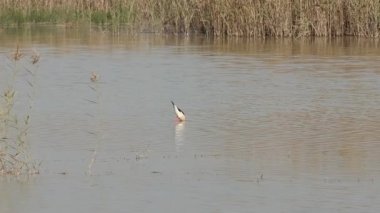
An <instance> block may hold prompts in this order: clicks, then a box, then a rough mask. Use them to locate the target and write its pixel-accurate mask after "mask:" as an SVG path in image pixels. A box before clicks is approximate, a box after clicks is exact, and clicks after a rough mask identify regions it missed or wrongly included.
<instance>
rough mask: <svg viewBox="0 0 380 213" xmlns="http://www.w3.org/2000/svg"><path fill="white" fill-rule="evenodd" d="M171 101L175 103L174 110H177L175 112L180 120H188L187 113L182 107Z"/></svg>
mask: <svg viewBox="0 0 380 213" xmlns="http://www.w3.org/2000/svg"><path fill="white" fill-rule="evenodd" d="M170 102H172V104H173V107H174V112H175V114H176V116H177V118H178V120H179V121H184V120H186V116H185V113H184V112H183V111H182V110H181V109H180V108H178V107H177V105H175V104H174V102H173V101H170Z"/></svg>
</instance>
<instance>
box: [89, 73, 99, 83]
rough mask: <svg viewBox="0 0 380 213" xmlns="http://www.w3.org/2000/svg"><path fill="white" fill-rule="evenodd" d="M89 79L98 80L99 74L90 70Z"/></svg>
mask: <svg viewBox="0 0 380 213" xmlns="http://www.w3.org/2000/svg"><path fill="white" fill-rule="evenodd" d="M90 80H91V81H92V82H96V81H98V80H99V75H98V74H97V73H95V72H92V73H91V78H90Z"/></svg>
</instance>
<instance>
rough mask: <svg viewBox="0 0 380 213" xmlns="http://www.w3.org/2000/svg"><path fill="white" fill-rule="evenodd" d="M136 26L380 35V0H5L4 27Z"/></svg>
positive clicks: (1, 5)
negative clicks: (44, 24)
mask: <svg viewBox="0 0 380 213" xmlns="http://www.w3.org/2000/svg"><path fill="white" fill-rule="evenodd" d="M26 23H51V24H76V23H91V24H94V25H100V26H112V27H118V26H122V25H124V26H125V25H127V26H131V27H133V28H134V29H136V30H139V31H151V32H164V33H178V34H188V33H197V34H205V35H208V36H244V37H313V36H315V37H319V36H321V37H322V36H324V37H336V36H360V37H379V33H380V1H379V0H99V1H91V0H65V1H63V0H15V1H9V0H0V26H3V27H6V26H10V25H22V24H26Z"/></svg>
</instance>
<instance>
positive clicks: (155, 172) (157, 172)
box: [151, 171, 161, 174]
mask: <svg viewBox="0 0 380 213" xmlns="http://www.w3.org/2000/svg"><path fill="white" fill-rule="evenodd" d="M151 173H152V174H161V172H159V171H152V172H151Z"/></svg>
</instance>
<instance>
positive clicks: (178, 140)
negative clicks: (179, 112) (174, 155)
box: [174, 122, 185, 152]
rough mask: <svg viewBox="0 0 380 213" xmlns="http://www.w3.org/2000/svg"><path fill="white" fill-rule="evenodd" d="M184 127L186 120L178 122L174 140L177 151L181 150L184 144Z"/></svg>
mask: <svg viewBox="0 0 380 213" xmlns="http://www.w3.org/2000/svg"><path fill="white" fill-rule="evenodd" d="M184 129H185V122H178V123H177V124H176V125H175V135H174V141H175V147H176V151H177V152H180V151H182V150H181V147H182V146H183V144H184V134H183V133H184Z"/></svg>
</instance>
